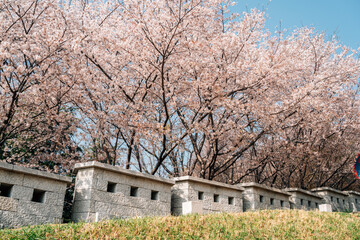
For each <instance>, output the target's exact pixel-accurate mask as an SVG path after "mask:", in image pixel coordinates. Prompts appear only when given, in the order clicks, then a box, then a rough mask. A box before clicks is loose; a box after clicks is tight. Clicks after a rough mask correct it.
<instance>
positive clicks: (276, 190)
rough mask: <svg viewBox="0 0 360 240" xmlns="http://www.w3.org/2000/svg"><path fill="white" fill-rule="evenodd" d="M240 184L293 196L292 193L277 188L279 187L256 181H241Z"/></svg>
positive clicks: (245, 186)
mask: <svg viewBox="0 0 360 240" xmlns="http://www.w3.org/2000/svg"><path fill="white" fill-rule="evenodd" d="M239 185H240V186H241V187H244V188H261V189H265V190H268V191H272V192H277V193H280V194H283V195H286V196H292V195H291V193H288V192H285V191H283V190H280V189H277V188H273V187H268V186H266V185H263V184H259V183H255V182H247V183H239Z"/></svg>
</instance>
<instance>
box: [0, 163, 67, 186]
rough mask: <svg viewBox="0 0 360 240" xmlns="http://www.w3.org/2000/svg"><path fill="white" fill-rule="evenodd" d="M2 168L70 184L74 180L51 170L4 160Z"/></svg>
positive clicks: (0, 165) (0, 167)
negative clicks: (50, 171)
mask: <svg viewBox="0 0 360 240" xmlns="http://www.w3.org/2000/svg"><path fill="white" fill-rule="evenodd" d="M0 169H3V170H6V171H12V172H18V173H23V174H27V175H33V176H36V177H42V178H48V179H53V180H56V181H60V182H66V183H68V184H70V183H71V182H72V178H71V177H67V176H62V175H59V174H55V173H49V172H45V171H41V170H36V169H32V168H27V167H22V166H17V165H13V164H9V163H5V162H2V161H0Z"/></svg>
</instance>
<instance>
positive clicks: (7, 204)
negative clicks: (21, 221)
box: [0, 196, 19, 212]
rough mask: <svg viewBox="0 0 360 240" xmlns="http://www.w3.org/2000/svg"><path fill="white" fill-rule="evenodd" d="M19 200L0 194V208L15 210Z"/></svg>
mask: <svg viewBox="0 0 360 240" xmlns="http://www.w3.org/2000/svg"><path fill="white" fill-rule="evenodd" d="M18 203H19V200H17V199H13V198H8V197H2V196H0V210H3V211H11V212H16V211H17V209H18Z"/></svg>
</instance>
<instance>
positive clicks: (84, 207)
mask: <svg viewBox="0 0 360 240" xmlns="http://www.w3.org/2000/svg"><path fill="white" fill-rule="evenodd" d="M72 211H73V212H74V213H84V212H94V211H95V201H91V200H83V201H75V202H74V205H73V209H72Z"/></svg>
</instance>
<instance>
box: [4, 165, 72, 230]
mask: <svg viewBox="0 0 360 240" xmlns="http://www.w3.org/2000/svg"><path fill="white" fill-rule="evenodd" d="M70 183H71V178H70V177H65V176H60V175H57V174H52V173H48V172H44V171H39V170H34V169H29V168H25V167H20V166H15V165H11V164H8V163H5V162H0V224H1V225H2V227H4V228H16V227H21V226H27V225H39V224H46V223H61V222H62V212H63V207H64V198H65V192H66V187H67V185H68V184H70Z"/></svg>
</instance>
